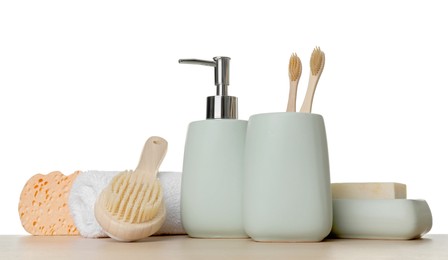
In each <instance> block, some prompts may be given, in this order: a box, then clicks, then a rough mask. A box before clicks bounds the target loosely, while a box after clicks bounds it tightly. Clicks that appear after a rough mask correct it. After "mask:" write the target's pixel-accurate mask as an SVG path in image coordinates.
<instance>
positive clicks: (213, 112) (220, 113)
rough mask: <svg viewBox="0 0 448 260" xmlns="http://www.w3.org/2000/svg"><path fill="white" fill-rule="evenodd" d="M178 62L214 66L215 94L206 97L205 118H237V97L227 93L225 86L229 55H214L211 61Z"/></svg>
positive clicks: (182, 60)
mask: <svg viewBox="0 0 448 260" xmlns="http://www.w3.org/2000/svg"><path fill="white" fill-rule="evenodd" d="M179 63H185V64H198V65H205V66H211V67H215V85H216V96H210V97H207V119H237V118H238V98H237V97H232V96H228V95H227V90H228V89H227V86H229V66H230V58H229V57H214V58H213V61H207V60H198V59H181V60H179Z"/></svg>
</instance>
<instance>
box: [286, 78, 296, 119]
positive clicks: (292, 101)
mask: <svg viewBox="0 0 448 260" xmlns="http://www.w3.org/2000/svg"><path fill="white" fill-rule="evenodd" d="M298 83H299V81H298V80H294V81H290V82H289V97H288V106H287V107H286V112H296V98H297V84H298Z"/></svg>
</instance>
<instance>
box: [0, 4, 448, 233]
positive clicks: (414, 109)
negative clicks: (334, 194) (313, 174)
mask: <svg viewBox="0 0 448 260" xmlns="http://www.w3.org/2000/svg"><path fill="white" fill-rule="evenodd" d="M444 6H445V4H444V1H409V0H407V1H390V0H388V1H380V0H377V1H345V0H338V1H235V2H232V1H169V0H165V1H95V0H88V1H84V0H77V1H60V0H57V1H47V0H42V1H20V0H17V1H9V0H4V1H1V2H0V122H1V124H0V125H1V126H0V169H1V181H0V203H1V209H2V210H1V214H2V216H1V218H0V219H1V221H0V234H25V233H26V232H25V231H24V230H23V228H22V227H21V224H20V219H19V216H18V211H17V206H18V201H19V196H20V192H21V190H22V188H23V185H24V184H25V182H26V181H27V180H28V179H29V178H30V177H31V176H32V175H34V174H37V173H43V174H46V173H49V172H51V171H54V170H59V171H62V172H63V173H65V174H70V173H72V172H74V171H75V170H95V169H96V170H124V169H133V168H135V166H136V164H137V161H138V159H139V156H140V152H141V148H142V146H143V143H144V142H145V141H146V139H147V138H148V137H149V136H151V135H159V136H162V137H164V138H166V139H167V140H168V142H169V151H168V154H167V156H166V158H165V160H164V162H163V164H162V166H161V170H174V171H181V170H182V158H183V146H184V141H185V136H186V130H187V126H188V123H189V122H191V121H195V120H201V119H204V117H205V98H206V96H209V95H213V94H214V91H215V89H214V85H213V80H214V79H213V70H212V69H211V68H210V67H201V66H190V65H179V64H178V62H177V61H178V59H179V58H201V59H211V58H212V57H214V56H220V55H221V56H230V57H231V58H232V61H231V78H230V80H231V85H230V94H231V95H235V96H238V98H239V108H240V119H248V118H249V116H250V115H252V114H256V113H262V112H274V111H284V110H285V109H286V103H287V95H288V88H289V82H288V61H289V56H290V55H291V53H292V52H297V54H298V55H299V57H300V58H301V59H302V63H303V65H304V69H303V74H302V79H301V82H300V84H299V97H298V100H299V103H301V100H302V99H303V95H304V92H305V87H306V84H307V81H308V73H309V67H308V63H309V57H310V54H311V51H312V50H313V48H314V47H315V46H317V45H319V46H320V47H321V49H322V50H323V51H324V52H325V53H326V64H325V69H324V72H323V74H322V77H321V80H320V82H319V85H318V88H317V91H316V95H315V99H314V106H313V112H315V113H318V114H322V115H323V116H324V118H325V123H326V127H327V136H328V145H329V152H330V167H331V177H332V181H333V182H353V181H384V182H389V181H395V182H403V183H406V184H407V185H408V197H409V198H421V199H426V200H427V201H428V203H429V205H430V207H431V209H432V213H433V218H434V225H433V229H432V231H431V233H448V220H447V219H448V210H447V206H446V200H447V198H448V190H447V188H446V181H445V180H446V175H447V174H448V166H447V157H448V156H447V155H448V152H447V149H448V136H447V133H448V126H447V120H448V119H447V112H448V102H447V99H448V95H447V94H448V91H447V88H448V79H447V70H448V68H447V65H446V64H447V63H446V61H447V60H448V50H447V49H448V48H447V46H448V40H447V37H446V25H447V24H448V15H447V13H446V8H444ZM298 107H300V104H299V105H298Z"/></svg>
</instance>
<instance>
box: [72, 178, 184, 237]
mask: <svg viewBox="0 0 448 260" xmlns="http://www.w3.org/2000/svg"><path fill="white" fill-rule="evenodd" d="M117 173H119V171H83V172H81V173H80V174H79V175H78V177H76V180H75V181H74V182H73V186H72V188H71V191H70V195H69V198H68V204H69V208H70V214H71V215H72V218H73V220H74V222H75V225H76V227H77V229H78V230H79V233H80V234H81V236H83V237H88V238H100V237H108V236H107V234H106V233H104V231H103V229H102V228H101V226H100V225H99V224H98V222H97V221H96V219H95V214H94V206H95V202H96V199H97V198H98V196H99V194H100V193H101V191H102V190H103V189H104V188H105V187H106V186H107V185H108V184H109V182H110V181H111V180H112V178H113V177H114V176H115V175H117ZM158 177H159V180H160V183H161V185H162V188H163V199H164V202H165V208H166V220H165V223H164V224H163V226H162V227H161V228H160V230H159V231H157V232H156V233H155V234H154V235H180V234H186V232H185V230H184V228H183V226H182V222H181V219H180V186H181V177H182V173H180V172H159V173H158Z"/></svg>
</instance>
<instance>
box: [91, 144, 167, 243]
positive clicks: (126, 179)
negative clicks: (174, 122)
mask: <svg viewBox="0 0 448 260" xmlns="http://www.w3.org/2000/svg"><path fill="white" fill-rule="evenodd" d="M167 146H168V144H167V142H166V141H165V139H163V138H161V137H154V136H153V137H150V138H149V139H148V140H147V141H146V143H145V146H144V147H143V151H142V154H141V158H140V162H139V164H138V166H137V168H136V169H135V171H124V172H121V173H119V174H118V175H117V176H115V177H114V178H113V179H112V181H111V182H110V183H109V185H108V186H107V187H106V188H105V189H104V190H103V191H102V192H101V194H100V196H99V197H98V199H97V201H96V203H95V217H96V220H97V221H98V223H99V224H100V225H101V227H102V228H103V230H104V231H105V233H107V234H108V235H109V236H110V237H112V238H114V239H116V240H119V241H135V240H138V239H141V238H145V237H148V236H150V235H152V234H154V233H155V232H156V231H157V230H159V228H160V227H161V226H162V224H163V223H164V221H165V215H166V210H165V205H164V203H163V198H162V188H161V185H160V182H159V180H158V179H157V172H158V169H159V166H160V164H161V163H162V160H163V158H164V157H165V154H166V150H167Z"/></svg>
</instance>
